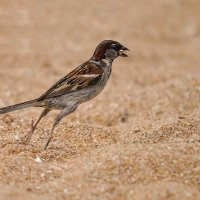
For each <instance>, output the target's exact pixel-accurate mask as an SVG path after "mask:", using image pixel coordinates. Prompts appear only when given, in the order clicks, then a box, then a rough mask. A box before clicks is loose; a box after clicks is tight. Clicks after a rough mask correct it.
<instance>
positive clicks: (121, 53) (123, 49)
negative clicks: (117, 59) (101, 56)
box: [119, 46, 130, 57]
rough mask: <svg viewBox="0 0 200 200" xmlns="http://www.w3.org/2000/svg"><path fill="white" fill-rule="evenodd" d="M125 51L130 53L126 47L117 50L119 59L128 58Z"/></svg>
mask: <svg viewBox="0 0 200 200" xmlns="http://www.w3.org/2000/svg"><path fill="white" fill-rule="evenodd" d="M125 51H130V50H129V49H128V48H126V47H124V46H123V47H122V48H121V49H120V50H119V56H121V57H128V55H127V54H126V53H124V52H125Z"/></svg>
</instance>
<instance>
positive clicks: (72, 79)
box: [38, 61, 103, 100]
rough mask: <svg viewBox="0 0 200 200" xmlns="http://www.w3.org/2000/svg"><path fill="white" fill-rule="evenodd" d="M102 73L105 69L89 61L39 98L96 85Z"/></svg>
mask: <svg viewBox="0 0 200 200" xmlns="http://www.w3.org/2000/svg"><path fill="white" fill-rule="evenodd" d="M102 73H103V69H102V68H101V67H99V66H96V65H94V64H93V63H90V62H89V61H87V62H85V63H83V64H82V65H80V66H79V67H77V68H76V69H74V70H73V71H72V72H70V73H69V74H68V75H67V76H65V77H63V78H62V79H60V80H59V81H58V82H57V83H56V84H54V85H53V86H52V87H51V88H50V89H49V90H47V91H46V92H45V93H44V94H43V95H42V96H40V97H39V98H38V100H42V99H47V98H52V97H56V96H60V95H64V94H68V93H71V92H74V91H77V90H80V89H83V88H87V87H89V86H92V85H95V84H97V83H98V81H99V80H100V79H101V75H102Z"/></svg>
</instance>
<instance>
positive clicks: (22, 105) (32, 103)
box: [0, 100, 38, 114]
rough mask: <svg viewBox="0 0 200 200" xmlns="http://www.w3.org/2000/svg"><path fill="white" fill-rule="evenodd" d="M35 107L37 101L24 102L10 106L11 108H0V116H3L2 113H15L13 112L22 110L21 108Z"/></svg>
mask: <svg viewBox="0 0 200 200" xmlns="http://www.w3.org/2000/svg"><path fill="white" fill-rule="evenodd" d="M36 105H38V102H37V100H31V101H26V102H23V103H19V104H15V105H12V106H8V107H4V108H0V114H4V113H8V112H12V111H15V110H20V109H23V108H28V107H32V106H36Z"/></svg>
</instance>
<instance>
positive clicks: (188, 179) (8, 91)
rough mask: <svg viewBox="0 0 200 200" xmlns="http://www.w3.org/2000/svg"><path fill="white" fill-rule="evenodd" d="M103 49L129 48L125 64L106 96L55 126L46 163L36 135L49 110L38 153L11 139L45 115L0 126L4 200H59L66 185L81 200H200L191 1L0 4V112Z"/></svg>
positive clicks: (196, 13)
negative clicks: (111, 44) (38, 161)
mask: <svg viewBox="0 0 200 200" xmlns="http://www.w3.org/2000/svg"><path fill="white" fill-rule="evenodd" d="M105 39H112V40H117V41H119V42H120V43H122V44H123V45H124V46H126V47H128V48H129V49H130V50H131V51H130V52H129V57H128V58H118V59H117V60H115V61H114V63H113V70H112V75H111V78H110V80H109V82H108V84H107V86H106V88H105V89H104V91H103V92H102V93H101V94H100V95H99V96H98V97H96V98H95V99H94V100H92V101H90V102H88V103H85V104H82V105H81V106H80V107H79V108H78V110H77V111H76V112H75V113H73V114H72V115H70V116H68V117H66V118H65V119H64V120H63V121H62V123H60V125H59V126H58V128H57V131H56V133H55V138H54V140H53V141H52V143H51V145H50V150H49V151H47V153H45V152H43V153H41V148H40V147H41V143H42V141H43V139H41V138H40V137H41V135H44V133H48V130H49V128H50V126H51V124H52V120H53V117H55V115H56V113H57V112H53V113H52V114H50V115H49V116H48V117H47V118H46V120H44V121H42V123H41V125H40V126H39V128H38V131H37V133H38V134H35V136H34V138H33V141H32V144H33V145H34V148H30V147H24V146H23V145H22V146H20V145H16V143H15V140H14V139H13V138H14V136H15V135H16V133H17V134H18V133H19V136H20V137H21V136H23V135H25V134H26V133H27V132H28V130H29V129H30V122H31V120H32V119H34V120H35V119H36V118H37V117H38V115H39V113H40V112H41V109H39V108H38V109H35V108H30V109H26V110H23V111H16V112H15V113H11V114H8V115H5V116H0V118H1V120H0V128H1V131H0V132H1V135H0V136H1V140H0V144H1V149H2V151H1V153H0V158H1V159H2V160H4V163H5V164H4V163H3V162H2V163H1V164H0V178H1V183H6V184H5V185H6V187H8V190H7V191H8V193H12V191H13V190H16V192H19V193H20V195H21V192H22V191H23V192H25V194H27V195H30V191H31V192H32V193H33V194H35V195H36V196H37V194H38V191H39V193H40V194H44V198H43V199H47V198H48V199H49V198H50V197H51V194H50V193H51V192H52V191H56V192H60V194H61V197H62V195H63V191H65V187H66V185H67V186H68V187H69V188H68V189H69V190H66V191H68V192H69V194H70V195H72V196H76V195H80V196H82V197H83V196H84V195H85V199H89V196H88V195H89V194H91V197H92V195H93V194H99V195H100V196H102V195H105V196H104V197H106V195H108V194H115V195H116V196H115V197H116V198H114V199H117V198H119V197H120V195H121V197H124V199H126V197H127V196H126V195H129V191H131V190H132V193H130V196H132V195H133V194H135V195H136V196H135V197H137V198H136V199H145V200H146V199H148V198H147V196H146V197H145V194H147V193H148V195H152V196H151V198H149V199H153V197H156V198H157V197H159V195H160V194H159V191H160V190H162V191H163V194H166V199H168V198H167V197H168V196H167V195H168V194H171V193H173V194H174V195H175V197H177V199H185V197H186V196H187V194H188V193H187V194H186V193H184V192H183V191H189V192H190V194H193V192H194V193H195V192H196V189H197V188H198V191H199V183H200V180H199V170H200V169H199V167H198V166H200V164H199V149H200V148H199V141H200V135H199V130H200V127H199V124H200V123H199V108H200V107H199V101H200V79H199V77H200V53H199V52H200V1H199V0H168V1H167V0H151V1H150V0H134V1H133V0H115V1H113V0H112V1H111V0H99V1H92V0H83V1H80V0H77V1H67V0H56V1H48V0H42V1H26V0H15V1H9V0H4V1H3V0H2V1H0V107H3V106H7V105H11V104H15V103H19V102H22V101H26V100H30V99H33V98H36V97H38V96H40V95H41V94H42V93H43V92H45V91H46V90H47V89H48V88H49V87H50V86H51V85H52V84H53V83H55V82H56V81H58V80H59V79H60V78H61V77H63V76H65V75H66V74H68V73H69V72H70V71H71V70H72V69H74V68H75V67H77V66H78V65H80V64H81V63H83V62H84V61H86V60H87V59H89V58H90V57H91V56H92V54H93V52H94V49H95V48H96V46H97V45H98V44H99V43H100V42H101V41H102V40H105ZM17 136H18V135H17ZM13 140H14V141H13ZM152 144H153V145H152ZM115 145H119V146H118V147H116V146H115ZM26 148H27V149H26ZM104 148H107V149H106V150H105V149H104ZM35 149H36V150H35ZM87 153H88V154H87ZM90 153H91V154H90ZM36 154H39V155H40V156H41V158H42V160H45V161H46V163H45V164H44V165H41V166H42V167H41V168H38V166H37V165H33V162H34V161H33V160H34V158H35V155H36ZM133 155H134V156H133ZM141 155H142V157H141ZM30 157H31V158H32V160H30ZM118 157H119V158H120V159H121V160H120V159H119V160H117V159H118ZM18 158H20V162H18V160H17V159H18ZM188 158H189V159H188ZM84 159H85V160H84ZM113 159H116V160H113ZM60 163H61V164H62V166H63V167H65V169H61V168H60ZM70 163H71V164H72V166H71V165H70V166H71V168H69V169H68V166H69V164H70ZM88 163H90V165H87V164H88ZM95 163H96V164H95ZM99 163H100V164H102V165H100V164H99ZM119 163H121V166H120V167H121V168H120V170H121V171H120V174H117V172H118V171H117V170H118V165H119ZM22 165H24V166H25V169H27V171H26V170H24V171H23V173H21V166H22ZM92 166H93V168H92ZM53 167H54V168H53ZM89 167H91V168H89ZM130 167H131V168H130ZM52 168H53V169H52ZM29 169H31V170H29ZM66 169H67V173H66V171H65V170H66ZM79 169H81V173H82V174H81V173H80V174H78V175H77V174H76V173H77V171H78V172H79V171H80V170H79ZM43 170H44V171H43ZM45 170H50V171H51V172H49V176H43V178H42V177H41V176H40V175H41V174H44V173H46V171H45ZM188 170H189V171H188ZM91 171H92V172H93V173H90V172H91ZM102 172H103V173H102ZM51 173H52V174H51ZM70 173H71V176H72V178H71V179H69V178H68V175H69V174H70ZM95 173H96V175H95ZM64 174H65V176H64V178H65V179H62V177H63V175H64ZM44 177H45V178H44ZM49 177H51V178H49ZM98 177H104V179H100V178H98ZM113 177H114V178H113ZM27 180H29V181H27ZM92 180H93V182H92ZM162 181H166V182H167V183H163V182H162ZM44 182H45V184H43V183H44ZM172 182H173V183H172ZM1 183H0V185H1ZM7 183H9V184H10V183H12V184H13V185H18V186H20V187H21V188H22V189H21V191H18V190H17V189H16V188H17V187H16V188H15V187H13V188H10V186H8V185H7ZM63 183H65V184H64V185H63ZM151 183H153V184H154V185H153V186H152V185H151ZM179 183H181V184H182V185H177V184H179ZM141 184H147V188H146V186H144V188H141V187H140V186H141ZM148 184H149V185H148ZM5 185H3V187H1V188H4V187H5ZM189 186H191V188H188V187H189ZM28 187H29V188H28ZM38 187H40V189H38ZM70 187H71V189H70ZM24 188H26V189H24ZM27 188H28V189H27ZM30 188H31V189H30ZM115 188H117V189H115ZM155 188H156V189H155ZM86 189H87V192H85V191H86ZM27 191H28V192H27ZM146 191H147V192H146ZM152 191H153V192H152ZM169 191H171V193H170V192H169ZM0 192H4V191H3V190H2V191H0ZM26 192H27V193H26ZM196 193H198V192H196ZM55 194H57V193H55ZM67 194H68V193H67ZM20 195H19V199H21V198H20ZM45 195H46V196H45ZM143 195H144V196H143ZM5 196H6V195H5ZM108 196H109V195H108ZM130 196H129V197H130ZM6 197H7V196H6ZM28 197H29V196H28ZM110 197H113V196H112V195H111V196H110ZM139 197H141V198H139ZM198 197H199V196H198ZM198 197H197V199H199V198H198ZM4 199H5V198H4ZM36 199H37V198H36ZM77 199H80V198H78V197H77ZM81 199H84V198H81ZM91 199H94V198H91ZM105 199H106V198H105ZM111 199H112V198H111ZM130 199H134V198H130ZM157 199H159V198H157ZM163 199H165V198H164V197H163ZM193 199H195V198H193Z"/></svg>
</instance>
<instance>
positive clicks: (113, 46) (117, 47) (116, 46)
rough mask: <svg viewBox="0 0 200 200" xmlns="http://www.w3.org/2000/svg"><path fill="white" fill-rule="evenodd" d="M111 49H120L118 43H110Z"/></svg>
mask: <svg viewBox="0 0 200 200" xmlns="http://www.w3.org/2000/svg"><path fill="white" fill-rule="evenodd" d="M111 47H112V49H114V50H116V51H118V50H119V49H120V47H119V45H118V44H112V46H111Z"/></svg>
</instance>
